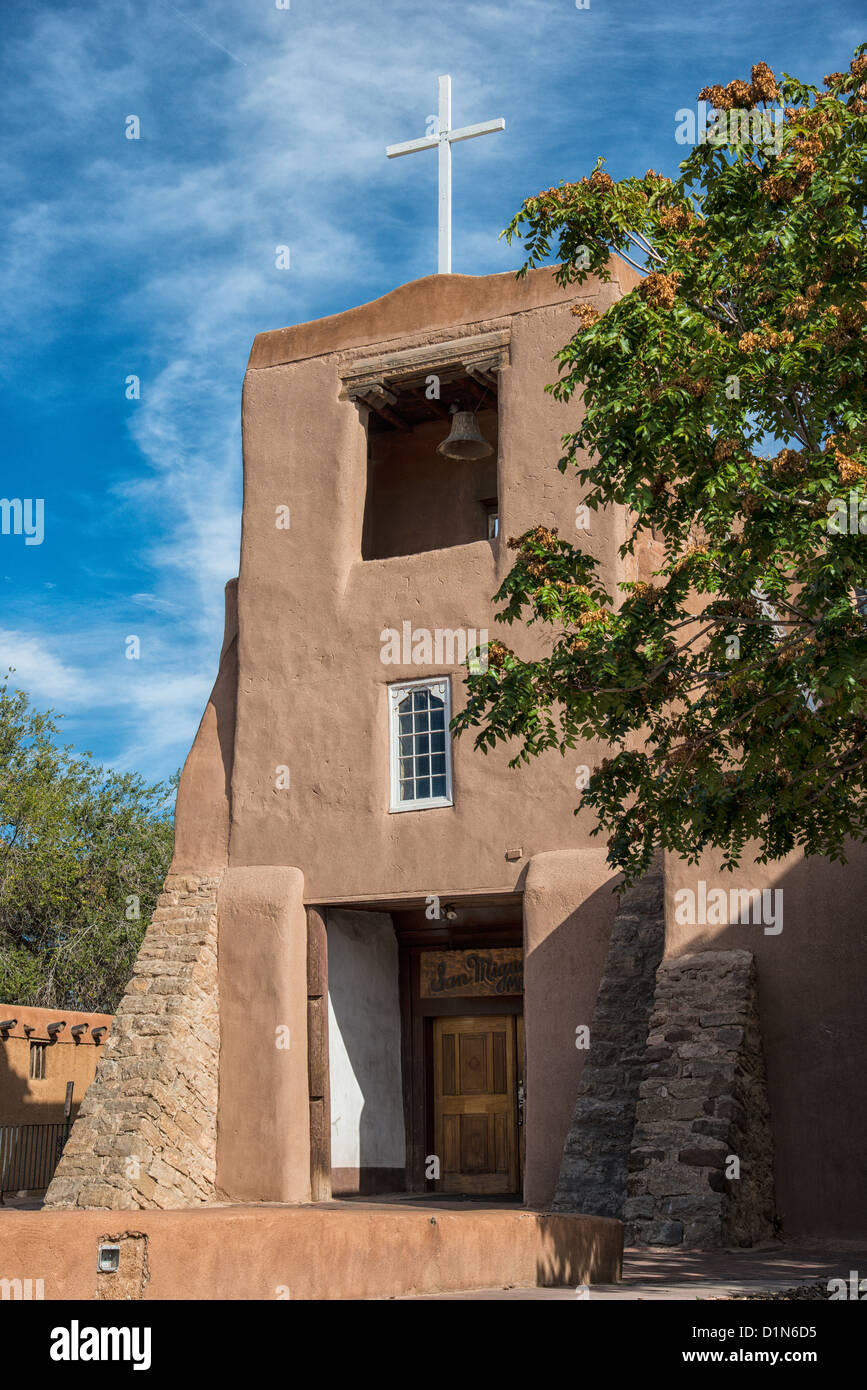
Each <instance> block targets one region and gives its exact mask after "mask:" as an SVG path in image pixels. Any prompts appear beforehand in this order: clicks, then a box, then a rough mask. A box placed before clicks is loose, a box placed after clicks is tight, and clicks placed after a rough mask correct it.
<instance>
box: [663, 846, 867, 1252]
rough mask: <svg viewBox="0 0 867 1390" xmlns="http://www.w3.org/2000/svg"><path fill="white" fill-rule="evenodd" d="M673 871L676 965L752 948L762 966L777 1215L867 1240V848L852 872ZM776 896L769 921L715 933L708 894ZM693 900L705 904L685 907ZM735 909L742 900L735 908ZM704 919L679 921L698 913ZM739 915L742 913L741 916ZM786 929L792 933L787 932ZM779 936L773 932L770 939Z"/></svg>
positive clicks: (793, 1224)
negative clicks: (866, 1174)
mask: <svg viewBox="0 0 867 1390" xmlns="http://www.w3.org/2000/svg"><path fill="white" fill-rule="evenodd" d="M718 865H719V859H713V860H712V859H711V857H710V856H708V857H707V859H706V860H705V862H704V863H703V864H702V865H700V866H698V867H690V866H687V865H685V864H683V863H682V862H681V861H679V860H672V858H671V857H669V858H668V860H667V862H666V919H667V920H666V956H667V957H670V956H678V955H683V954H685V953H687V952H692V951H705V950H713V951H721V950H732V949H736V948H738V949H743V950H748V951H752V952H753V954H754V956H755V958H756V968H757V974H758V990H759V1018H760V1023H761V1028H762V1039H763V1047H764V1054H765V1064H766V1067H767V1076H768V1095H769V1101H770V1108H771V1120H772V1126H773V1134H774V1168H775V1185H776V1198H777V1210H778V1213H779V1215H780V1218H781V1220H782V1228H783V1231H784V1233H785V1234H786V1235H788V1236H816V1237H819V1236H821V1237H827V1238H835V1237H836V1238H842V1239H852V1240H854V1239H859V1238H863V1237H864V1236H865V1235H867V1188H865V1184H864V1182H863V1164H864V1151H865V1147H867V1104H865V1099H867V1097H865V1081H864V1077H865V1069H864V1056H865V1043H867V1019H865V1008H864V1000H865V996H867V950H865V947H867V923H865V915H864V908H863V897H864V888H865V884H867V847H864V846H854V847H853V848H852V851H851V855H850V861H849V864H848V865H845V866H843V865H839V864H831V863H829V862H828V861H827V860H824V859H821V860H820V859H811V860H804V859H797V860H795V861H794V862H790V863H788V865H786V866H768V865H755V864H750V863H748V862H745V863H743V864H742V866H741V867H740V868H739V869H737V870H736V871H735V872H734V873H733V874H728V873H723V872H720V871H719V868H718ZM702 883H704V885H705V890H704V891H705V903H706V904H707V894H709V893H710V892H711V890H712V889H714V888H718V887H719V888H722V889H723V890H724V891H725V892H726V894H727V895H729V898H730V890H731V889H752V888H758V889H760V890H761V889H768V890H770V891H773V892H774V893H775V895H776V896H775V897H773V898H766V899H765V900H764V909H767V912H766V915H765V918H764V920H763V921H762V922H756V921H749V922H747V921H744V922H740V921H737V922H734V923H729V924H724V925H712V924H711V925H709V924H708V923H707V920H706V919H707V916H708V915H710V916H713V909H712V908H711V911H710V912H708V910H707V905H706V907H705V912H704V914H702V912H701V906H702V898H701V887H700V885H701V884H702ZM681 890H688V891H689V892H690V893H692V894H694V898H693V899H691V898H689V897H685V896H683V895H682V891H681ZM730 905H731V902H730ZM693 906H694V909H695V912H694V916H695V917H696V918H700V917H701V916H702V915H704V919H705V920H704V921H701V920H696V921H693V922H689V921H683V920H680V921H679V920H678V918H679V917H680V918H683V917H685V916H687V915H688V914H689V913H690V908H691V907H693ZM730 915H737V913H734V914H730ZM780 924H782V929H781V930H777V927H778V926H780ZM768 926H770V928H771V930H770V931H766V927H768Z"/></svg>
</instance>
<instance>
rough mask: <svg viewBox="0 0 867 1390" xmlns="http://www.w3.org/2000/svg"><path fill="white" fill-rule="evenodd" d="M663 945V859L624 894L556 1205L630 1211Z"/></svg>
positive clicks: (593, 1211)
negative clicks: (632, 1157)
mask: <svg viewBox="0 0 867 1390" xmlns="http://www.w3.org/2000/svg"><path fill="white" fill-rule="evenodd" d="M664 945H665V910H664V900H663V874H662V863H661V861H660V862H658V863H657V864H655V865H654V867H653V868H652V869H651V870H650V872H649V873H647V874H646V875H645V876H644V878H642V879H641V881H640V882H639V883H637V884H636V885H635V886H634V887H633V888H631V889H630V890H629V891H628V892H627V893H625V894H624V896H623V900H622V902H621V905H620V910H619V911H618V913H617V917H616V918H615V921H614V925H613V927H612V929H611V936H610V939H609V944H608V953H607V955H606V959H605V969H604V971H603V974H602V981H601V984H600V986H599V994H598V995H597V999H596V1008H595V1010H594V1013H593V1021H592V1023H591V1026H590V1049H589V1052H588V1054H587V1058H586V1060H585V1063H584V1070H583V1072H582V1075H581V1081H580V1084H579V1087H578V1099H577V1102H576V1105H575V1112H574V1115H573V1117H572V1124H571V1126H570V1129H569V1133H568V1135H567V1138H566V1143H565V1146H564V1150H563V1161H562V1164H561V1168H560V1177H559V1179H558V1182H557V1191H556V1193H555V1195H554V1202H553V1208H554V1210H555V1211H577V1212H585V1213H587V1214H589V1215H594V1216H614V1217H621V1216H622V1214H623V1205H624V1202H625V1199H626V1187H627V1177H628V1166H627V1165H628V1160H629V1151H630V1147H631V1144H632V1131H633V1128H634V1126H635V1107H636V1103H637V1101H638V1089H639V1085H640V1082H641V1077H642V1063H643V1057H644V1049H645V1044H646V1041H647V1034H648V1028H649V1023H650V1016H651V1012H652V1009H653V994H654V988H655V983H656V968H657V966H658V964H659V962H660V960H661V959H662V952H663V948H664Z"/></svg>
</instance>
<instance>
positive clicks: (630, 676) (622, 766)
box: [454, 45, 867, 881]
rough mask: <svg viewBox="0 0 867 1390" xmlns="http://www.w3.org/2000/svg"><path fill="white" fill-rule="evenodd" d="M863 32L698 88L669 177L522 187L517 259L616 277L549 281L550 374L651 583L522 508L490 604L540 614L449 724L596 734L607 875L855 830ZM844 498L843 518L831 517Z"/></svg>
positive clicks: (865, 487) (824, 848) (859, 690)
mask: <svg viewBox="0 0 867 1390" xmlns="http://www.w3.org/2000/svg"><path fill="white" fill-rule="evenodd" d="M865 49H867V45H862V46H861V47H860V48H858V49H857V50H856V54H855V58H854V60H853V61H852V63H851V64H850V67H849V70H848V72H845V73H832V74H831V75H830V76H829V77H826V78H825V84H824V90H821V89H819V88H817V87H813V86H810V85H809V84H807V83H804V82H800V81H798V80H796V79H794V78H790V77H788V76H784V78H783V79H782V81H781V82H780V83H778V82H777V79H776V78H775V77H774V74H773V73H772V72H771V70H770V69H769V68H768V66H767V65H766V64H764V63H759V64H757V65H756V66H755V67H754V68H753V69H752V80H751V82H749V83H747V82H744V81H740V80H736V81H733V82H730V83H729V84H728V86H727V87H725V88H723V87H711V88H706V89H705V90H704V91H703V92H701V93H700V98H705V99H707V100H708V101H709V103H710V104H711V106H712V107H713V109H714V112H715V119H714V124H713V126H712V127H711V129H710V131H709V138H708V139H707V140H706V141H704V142H702V143H699V144H697V145H696V146H695V148H694V149H693V150H691V152H690V153H689V155H688V157H687V158H686V160H685V161H684V163H683V164H682V165H681V166H680V174H679V177H678V178H677V179H676V180H675V181H671V180H669V179H667V178H664V177H662V176H660V175H659V174H656V173H654V172H653V171H649V172H648V173H647V174H645V176H644V177H643V178H628V179H624V180H622V181H620V182H614V181H613V180H612V179H611V178H610V177H609V175H608V174H607V173H605V172H604V170H603V169H602V167H601V165H602V161H601V160H599V161H597V165H596V167H595V169H594V170H593V172H592V173H591V175H590V177H589V178H582V179H581V180H580V181H579V182H577V183H563V184H561V185H560V186H559V187H557V188H550V189H548V190H546V191H545V192H543V193H540V194H539V195H538V196H536V197H533V198H529V199H527V201H526V202H525V203H524V204H523V206H522V207H521V209H520V211H519V212H518V214H517V216H516V217H515V218H514V220H513V221H512V223H511V225H510V226H509V228H507V231H506V233H505V235H506V236H507V237H508V238H509V239H510V240H511V238H512V237H513V236H516V235H517V236H519V237H521V238H522V239H523V242H524V247H525V252H526V256H527V259H526V263H525V265H524V267H523V269H522V271H521V273H522V274H526V271H527V269H528V268H529V267H530V266H535V265H537V264H539V263H540V262H543V261H546V260H548V258H549V257H550V256H551V255H552V254H556V255H557V257H558V259H559V262H560V265H559V269H558V271H557V275H558V277H559V280H560V282H561V283H563V284H575V285H576V286H580V285H581V284H582V283H583V282H584V281H585V280H586V279H587V278H588V277H589V276H591V275H596V276H599V277H601V278H602V279H603V280H608V279H610V278H611V271H610V257H611V255H612V254H614V255H619V256H622V257H624V258H625V259H626V260H629V261H630V262H631V263H632V264H633V265H635V266H636V269H638V270H640V272H641V276H642V278H641V281H640V283H639V284H637V286H636V287H635V288H634V289H633V290H632V291H631V292H629V293H627V294H625V295H624V296H623V297H622V298H621V299H619V300H618V301H617V303H615V304H614V305H613V306H612V307H610V308H609V309H608V310H607V311H606V312H605V313H604V314H602V315H600V314H599V313H597V311H596V310H595V309H594V308H593V306H592V305H591V304H589V303H588V302H587V300H586V299H585V300H583V301H582V300H580V299H579V300H578V302H577V303H576V304H575V305H574V306H573V314H574V315H575V317H576V320H577V325H576V331H575V334H574V336H573V337H572V339H571V341H570V342H569V343H567V344H566V345H565V346H564V347H563V349H562V351H561V352H560V353H559V354H558V361H559V368H560V377H559V380H558V381H557V382H556V383H555V384H553V385H552V386H549V388H548V389H549V391H552V392H553V394H554V396H555V397H556V398H558V399H559V400H561V401H570V400H571V399H572V398H573V397H575V399H576V401H577V400H578V398H580V397H582V396H583V418H580V419H579V420H578V423H577V428H576V429H575V431H574V432H573V433H571V434H569V435H567V436H566V438H565V439H564V449H565V453H564V457H563V458H562V459H561V461H560V468H561V469H562V470H564V471H565V470H567V469H569V470H572V469H574V470H576V471H577V476H578V478H579V480H580V482H581V484H582V485H583V488H584V490H585V491H584V498H583V500H584V501H585V502H586V504H587V505H588V507H589V508H591V509H594V510H595V509H598V508H600V507H602V506H606V505H607V506H611V505H616V506H620V507H624V508H626V509H627V516H628V517H629V526H630V533H629V539H628V541H627V543H626V545H625V546H624V548H623V549H624V552H632V551H633V550H634V549H635V547H636V545H637V543H638V542H639V541H640V540H641V539H642V537H644V538H646V537H648V536H649V535H650V534H651V533H653V534H654V535H655V536H656V537H657V538H661V539H663V541H664V560H663V559H662V557H661V563H660V568H659V570H658V571H657V573H656V574H655V575H654V579H653V582H652V583H638V582H635V583H624V584H622V585H620V586H619V589H620V591H621V592H619V593H617V594H616V595H615V594H611V593H608V592H606V590H605V588H604V586H603V584H602V583H601V581H600V579H599V577H598V574H597V567H596V562H595V561H594V559H593V558H592V557H591V556H590V555H588V554H585V553H584V552H583V551H582V550H581V549H580V547H578V546H576V545H573V544H571V543H570V542H569V541H568V540H566V539H563V538H562V537H559V536H558V535H557V534H556V533H553V532H550V531H547V530H545V529H543V528H541V527H536V528H535V529H533V530H531V531H528V532H527V533H526V534H525V535H523V536H521V537H520V538H518V539H516V540H510V541H509V544H510V546H512V547H513V548H514V549H515V550H516V552H517V554H516V563H515V565H514V567H513V569H512V571H511V573H510V574H509V575H508V576H507V578H506V580H505V582H504V583H503V585H502V587H501V589H500V590H499V592H498V594H497V596H496V601H498V602H499V603H501V604H502V605H503V607H502V609H501V611H500V612H499V613H498V615H497V616H498V618H499V619H500V620H501V621H504V622H506V623H508V624H513V623H515V622H516V621H518V620H523V621H526V622H529V623H536V624H539V625H540V626H541V628H542V630H543V631H546V632H547V635H548V637H549V638H550V642H549V643H547V644H546V645H545V654H544V655H543V656H542V657H541V658H540V659H539V660H533V661H525V660H522V659H521V657H520V656H519V655H516V654H515V653H514V652H513V651H511V650H510V649H509V647H507V646H506V645H505V644H503V643H499V642H497V643H492V644H491V650H490V665H489V669H488V671H487V672H486V673H484V674H481V675H476V676H472V677H470V678H469V679H468V682H467V684H468V692H469V702H468V704H467V707H466V709H465V710H464V711H463V712H462V713H461V714H460V715H459V716H458V717H457V718H456V720H455V721H454V727H455V729H456V731H457V732H460V731H461V730H465V729H468V728H475V729H476V731H477V732H476V744H477V746H479V747H481V748H482V749H484V750H485V751H487V750H488V749H489V748H490V747H493V746H494V745H495V744H497V743H498V742H500V741H506V740H513V739H517V740H519V741H520V747H519V750H518V752H517V753H516V755H515V758H514V759H513V762H514V763H517V762H519V761H521V760H522V759H523V760H527V759H529V758H530V757H533V756H535V755H537V754H538V753H540V752H541V751H542V750H543V749H547V748H559V749H560V750H561V751H563V752H564V753H565V751H566V750H567V749H571V748H573V747H574V746H575V744H576V742H577V741H578V740H579V739H581V740H584V739H592V738H595V739H601V740H604V741H606V742H607V743H608V744H609V745H610V756H608V757H606V758H605V759H604V761H602V762H601V765H600V766H598V767H596V768H595V769H594V770H593V773H592V777H591V779H590V782H589V785H588V787H587V790H586V792H585V793H584V796H583V804H585V805H589V806H591V807H592V808H593V809H594V811H595V813H596V817H597V821H598V823H597V826H596V829H595V831H594V833H596V834H599V833H600V832H602V833H605V834H606V835H607V838H608V847H609V862H610V863H611V864H612V866H613V867H616V868H618V869H622V870H623V871H624V873H625V875H626V881H630V880H632V879H634V878H635V877H636V876H637V875H638V874H640V873H641V872H643V871H644V869H645V868H646V867H647V865H648V863H649V861H650V858H651V855H652V853H653V850H654V847H655V846H656V845H663V846H664V847H666V848H668V849H671V850H673V851H676V852H678V853H679V854H681V855H683V856H685V858H686V859H687V860H688V861H689V862H693V863H694V862H696V860H697V858H698V856H699V855H700V854H701V852H702V851H703V850H704V849H705V848H707V847H708V846H718V847H720V848H721V849H722V850H723V851H724V862H725V863H726V865H727V866H728V867H730V868H731V867H734V865H736V864H737V863H738V861H739V858H740V856H741V854H742V853H743V849H744V846H745V845H746V844H747V842H748V841H750V840H755V841H756V842H757V845H758V851H757V858H758V859H759V861H760V862H764V861H767V860H771V859H776V858H778V857H780V856H783V855H785V854H786V853H787V852H789V851H790V850H792V849H793V848H794V847H796V846H800V847H802V849H803V850H804V851H805V852H806V853H807V854H826V855H829V856H830V857H831V858H834V859H841V860H842V859H844V858H845V843H846V837H847V836H850V837H853V838H855V839H857V840H863V839H864V838H865V828H867V819H865V817H867V802H865V791H867V781H865V777H867V773H865V768H867V751H865V741H867V686H865V680H867V626H865V622H864V619H863V618H862V616H861V613H860V611H859V609H860V608H861V607H862V604H863V591H864V590H865V589H867V540H865V535H864V534H863V532H867V397H865V380H867V347H865V336H864V328H865V324H867V254H865V250H867V248H865V197H867V178H865V174H867V102H865V98H867V56H864V55H865ZM853 521H854V525H853Z"/></svg>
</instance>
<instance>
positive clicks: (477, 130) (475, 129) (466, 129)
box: [396, 116, 506, 153]
mask: <svg viewBox="0 0 867 1390" xmlns="http://www.w3.org/2000/svg"><path fill="white" fill-rule="evenodd" d="M505 129H506V122H505V121H504V120H503V118H502V116H501V117H500V119H499V120H498V121H482V123H481V125H464V126H461V128H460V130H450V131H449V140H450V142H451V143H452V144H454V143H455V141H456V140H472V139H473V137H474V136H476V135H493V134H494V133H495V131H498V130H505ZM396 148H400V147H399V146H398V147H396ZM401 153H403V151H402V150H401Z"/></svg>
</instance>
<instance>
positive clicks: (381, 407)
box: [361, 391, 410, 434]
mask: <svg viewBox="0 0 867 1390" xmlns="http://www.w3.org/2000/svg"><path fill="white" fill-rule="evenodd" d="M361 399H362V400H363V401H364V403H365V405H369V406H370V408H371V410H375V411H376V413H377V415H381V416H382V418H383V420H388V422H389V424H390V425H394V427H395V429H398V430H403V432H404V433H405V434H407V433H409V428H410V427H409V425H408V424H407V422H406V420H404V419H402V418H401V416H400V415H398V413H397V411H396V410H392V408H391V406H390V405H386V403H385V401H384V400H383V399H382V398H381V397H380V395H379V393H378V392H374V391H366V392H364V394H363V395H362V396H361ZM396 399H397V397H395V400H396Z"/></svg>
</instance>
